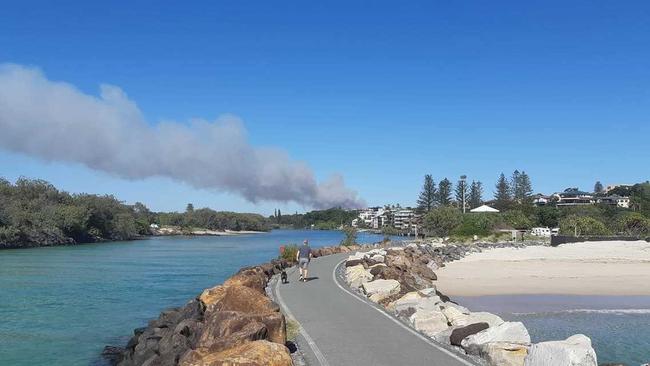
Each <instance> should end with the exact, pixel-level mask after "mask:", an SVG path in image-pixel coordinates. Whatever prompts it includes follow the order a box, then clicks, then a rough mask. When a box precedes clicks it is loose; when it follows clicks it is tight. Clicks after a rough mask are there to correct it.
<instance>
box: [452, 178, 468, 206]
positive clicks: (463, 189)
mask: <svg viewBox="0 0 650 366" xmlns="http://www.w3.org/2000/svg"><path fill="white" fill-rule="evenodd" d="M463 177H465V176H463ZM463 177H461V178H463ZM455 196H456V202H458V207H460V209H461V210H462V209H463V201H465V204H466V205H467V201H468V199H469V197H468V189H467V182H466V181H465V180H464V179H461V180H459V181H458V183H456V190H455Z"/></svg>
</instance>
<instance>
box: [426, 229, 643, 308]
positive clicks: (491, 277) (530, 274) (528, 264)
mask: <svg viewBox="0 0 650 366" xmlns="http://www.w3.org/2000/svg"><path fill="white" fill-rule="evenodd" d="M436 274H437V275H438V281H437V286H438V288H439V289H440V291H442V292H443V293H445V294H447V295H450V296H482V295H516V294H566V295H650V243H648V242H645V241H634V242H626V241H607V242H584V243H573V244H564V245H560V246H558V247H545V246H532V247H526V248H522V249H516V248H498V249H491V250H487V251H485V252H482V253H475V254H471V255H468V256H467V257H465V258H463V259H461V260H459V261H455V262H452V263H448V264H447V265H446V266H445V267H444V268H441V269H439V270H438V271H436Z"/></svg>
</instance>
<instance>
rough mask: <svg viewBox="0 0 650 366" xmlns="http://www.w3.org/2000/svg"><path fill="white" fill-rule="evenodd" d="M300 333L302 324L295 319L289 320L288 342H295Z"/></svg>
mask: <svg viewBox="0 0 650 366" xmlns="http://www.w3.org/2000/svg"><path fill="white" fill-rule="evenodd" d="M298 333H300V324H298V322H297V321H295V320H294V319H287V340H289V341H294V340H295V339H296V337H297V336H298Z"/></svg>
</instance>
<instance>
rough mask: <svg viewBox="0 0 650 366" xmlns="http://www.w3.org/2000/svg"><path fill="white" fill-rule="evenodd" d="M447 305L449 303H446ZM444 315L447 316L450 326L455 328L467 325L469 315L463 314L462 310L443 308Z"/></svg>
mask: <svg viewBox="0 0 650 366" xmlns="http://www.w3.org/2000/svg"><path fill="white" fill-rule="evenodd" d="M445 304H447V303H445ZM441 311H442V313H443V314H445V316H446V317H447V320H448V321H449V324H451V325H452V326H454V327H458V326H464V325H467V319H468V318H469V314H466V313H463V312H462V311H461V310H459V309H458V308H456V307H454V306H442V310H441Z"/></svg>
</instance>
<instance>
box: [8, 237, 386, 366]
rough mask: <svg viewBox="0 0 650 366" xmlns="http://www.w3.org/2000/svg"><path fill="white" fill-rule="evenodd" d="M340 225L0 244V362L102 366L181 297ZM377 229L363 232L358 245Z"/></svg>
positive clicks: (321, 242)
mask: <svg viewBox="0 0 650 366" xmlns="http://www.w3.org/2000/svg"><path fill="white" fill-rule="evenodd" d="M342 238H343V233H342V232H340V231H306V230H274V231H271V232H269V233H263V234H250V235H241V236H221V237H212V236H211V237H178V236H177V237H154V238H150V239H146V240H137V241H124V242H113V243H102V244H84V245H77V246H65V247H51V248H33V249H15V250H4V251H0V319H2V321H0V364H1V365H12V366H27V365H30V366H33V365H66V366H72V365H99V364H102V363H103V362H102V360H101V358H100V357H99V354H100V352H101V350H102V349H103V347H104V346H105V345H107V344H112V345H119V346H123V345H124V344H126V342H127V341H128V339H129V338H130V337H131V335H132V331H133V329H134V328H136V327H141V326H144V325H146V323H147V321H148V320H150V319H152V318H155V317H157V316H158V313H159V312H160V311H161V310H163V309H166V308H169V307H173V306H179V305H183V304H184V303H185V302H187V301H188V300H190V299H191V298H193V297H195V296H196V295H197V294H198V293H200V292H201V291H202V290H203V289H204V288H207V287H212V286H214V285H217V284H219V283H221V282H223V281H224V280H225V279H226V278H228V277H229V276H231V275H232V274H233V273H235V272H236V271H237V270H238V269H239V268H240V267H242V266H247V265H252V264H257V263H262V262H266V261H268V260H270V259H272V258H275V257H276V256H277V255H278V247H279V246H280V245H283V244H289V243H300V242H302V240H303V239H309V240H310V243H311V245H312V246H313V247H320V246H325V245H335V244H338V243H339V242H340V241H341V239H342ZM381 239H382V236H380V235H375V234H369V233H360V234H359V236H358V239H357V241H358V242H360V243H368V242H376V241H380V240H381Z"/></svg>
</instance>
